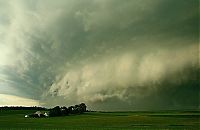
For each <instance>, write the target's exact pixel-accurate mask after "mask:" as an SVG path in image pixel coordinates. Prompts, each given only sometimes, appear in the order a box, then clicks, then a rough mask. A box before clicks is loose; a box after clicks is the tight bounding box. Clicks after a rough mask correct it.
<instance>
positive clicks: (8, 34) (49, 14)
mask: <svg viewBox="0 0 200 130" xmlns="http://www.w3.org/2000/svg"><path fill="white" fill-rule="evenodd" d="M0 3H1V4H0V30H1V31H0V51H1V55H0V58H1V61H0V87H1V88H2V89H1V91H0V93H2V94H12V95H16V96H21V97H26V98H31V99H35V100H39V101H40V102H41V104H42V105H45V106H52V105H70V104H75V103H79V102H86V103H87V104H88V105H89V107H91V108H94V109H104V110H109V109H118V108H119V109H121V106H124V108H123V107H122V109H133V108H135V109H139V108H142V109H145V108H146V109H147V108H153V107H152V106H154V105H155V104H156V105H157V106H159V107H158V109H159V108H165V107H166V108H168V107H169V108H170V107H171V108H179V107H180V108H181V107H184V108H187V107H189V108H190V107H191V108H195V107H197V106H198V103H199V102H198V99H196V100H195V101H194V102H189V103H186V101H185V98H183V95H184V94H185V96H189V98H188V99H190V100H193V99H195V98H196V97H198V92H199V91H196V89H197V90H198V88H197V86H198V85H197V84H194V83H196V82H197V81H198V76H196V74H197V73H198V71H199V69H198V68H199V65H198V60H199V59H198V55H199V52H198V51H199V50H198V46H199V43H198V6H197V4H196V1H195V0H192V1H190V2H188V1H186V0H184V1H182V0H178V1H172V0H170V1H160V0H154V1H148V2H147V1H146V0H137V1H131V0H130V1H129V0H128V1H126V2H123V1H121V0H85V1H72V0H59V1H53V0H50V1H49V0H48V1H47V0H36V1H33V0H18V1H15V0H13V1H11V0H8V1H0ZM169 7H170V8H169ZM193 69H195V70H196V71H193ZM191 72H193V73H194V74H192V75H189V74H190V73H191ZM180 73H181V74H180ZM191 77H192V79H193V80H192V81H190V80H191ZM166 84H170V85H169V86H167V85H166ZM185 84H187V85H185ZM180 86H183V87H182V88H181V87H180ZM186 86H189V87H190V88H188V87H186ZM178 90H179V91H180V92H179V94H178V96H177V97H176V96H175V97H174V99H170V98H169V97H168V96H167V95H165V94H163V93H164V91H165V92H166V93H168V95H171V94H172V93H173V94H174V93H175V91H178ZM187 91H188V92H190V93H189V94H187V93H186V92H187ZM156 95H157V96H156ZM158 98H159V100H158ZM146 100H148V102H147V101H146ZM184 101H185V102H184ZM163 102H166V104H165V103H163ZM109 104H110V105H109ZM112 104H113V107H112ZM116 104H126V105H121V106H120V107H119V106H117V105H116ZM126 107H127V108H126Z"/></svg>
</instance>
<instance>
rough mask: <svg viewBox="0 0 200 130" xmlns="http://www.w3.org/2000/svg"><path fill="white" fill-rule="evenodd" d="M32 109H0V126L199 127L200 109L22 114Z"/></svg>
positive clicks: (18, 129) (82, 129) (89, 129)
mask: <svg viewBox="0 0 200 130" xmlns="http://www.w3.org/2000/svg"><path fill="white" fill-rule="evenodd" d="M34 112H35V111H31V110H7V111H6V110H2V111H0V129H1V130H4V129H8V130H32V129H33V130H34V129H38V130H45V129H46V130H62V129H63V130H64V129H67V130H148V129H152V130H170V129H172V130H177V129H179V130H198V129H199V126H200V120H199V115H200V111H157V112H155V111H154V112H86V113H84V114H81V115H69V116H63V117H48V118H24V115H25V114H31V113H34Z"/></svg>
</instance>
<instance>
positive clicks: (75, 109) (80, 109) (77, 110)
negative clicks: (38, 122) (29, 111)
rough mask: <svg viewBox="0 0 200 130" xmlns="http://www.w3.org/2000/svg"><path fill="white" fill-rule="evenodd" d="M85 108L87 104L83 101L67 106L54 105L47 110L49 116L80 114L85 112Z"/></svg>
mask: <svg viewBox="0 0 200 130" xmlns="http://www.w3.org/2000/svg"><path fill="white" fill-rule="evenodd" d="M86 108H87V106H86V105H85V104H84V103H81V104H79V105H75V106H70V107H68V108H67V107H65V106H63V107H59V106H56V107H54V108H52V109H50V110H49V116H50V117H53V116H67V115H69V114H81V113H84V112H86Z"/></svg>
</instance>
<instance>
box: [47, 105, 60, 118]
mask: <svg viewBox="0 0 200 130" xmlns="http://www.w3.org/2000/svg"><path fill="white" fill-rule="evenodd" d="M61 115H62V112H61V109H60V107H59V106H56V107H54V108H52V109H50V111H49V116H61Z"/></svg>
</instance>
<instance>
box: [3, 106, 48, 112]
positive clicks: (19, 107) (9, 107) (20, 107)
mask: <svg viewBox="0 0 200 130" xmlns="http://www.w3.org/2000/svg"><path fill="white" fill-rule="evenodd" d="M0 110H37V111H39V110H48V109H47V108H45V107H37V106H31V107H25V106H2V107H0Z"/></svg>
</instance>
